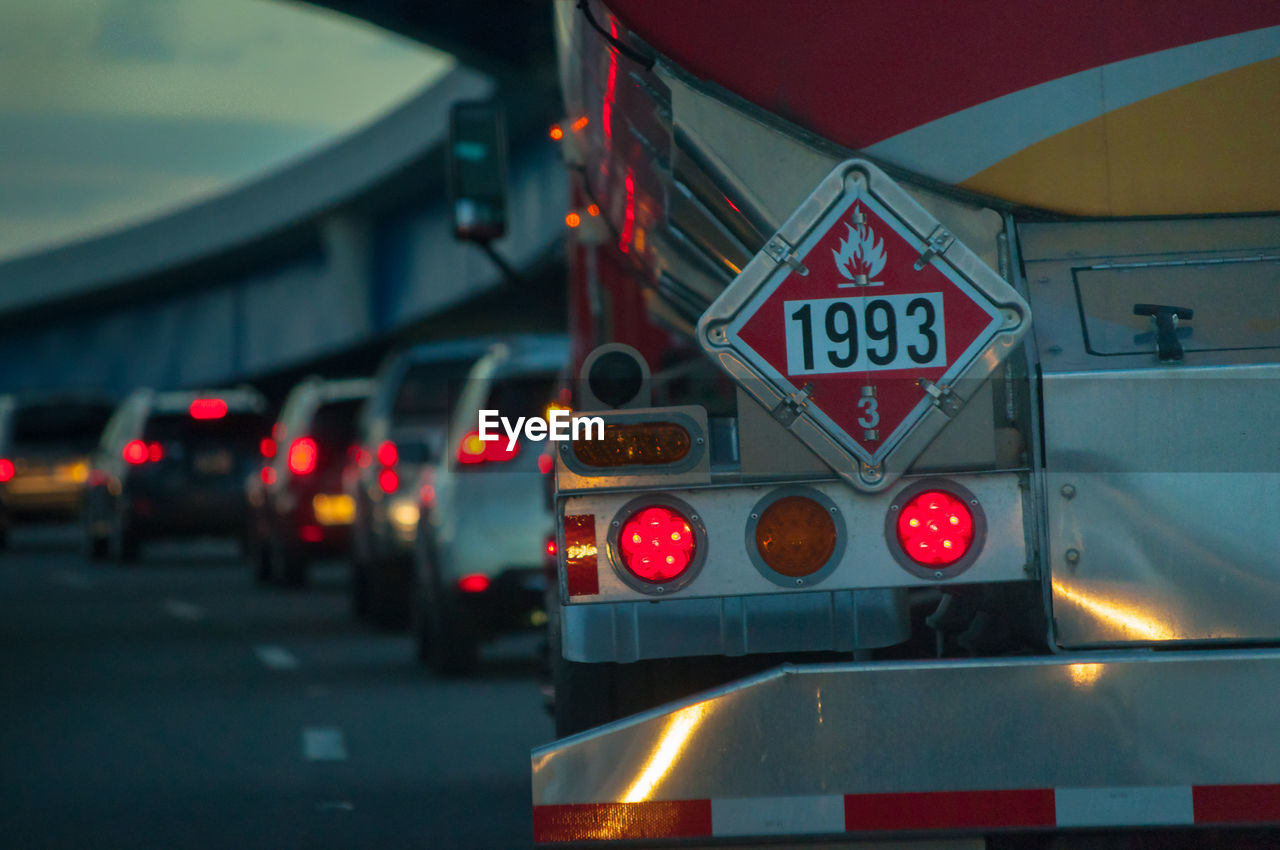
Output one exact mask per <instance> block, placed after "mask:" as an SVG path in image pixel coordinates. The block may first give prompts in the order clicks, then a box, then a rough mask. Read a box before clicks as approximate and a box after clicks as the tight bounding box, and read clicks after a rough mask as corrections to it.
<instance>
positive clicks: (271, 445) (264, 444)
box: [258, 437, 276, 458]
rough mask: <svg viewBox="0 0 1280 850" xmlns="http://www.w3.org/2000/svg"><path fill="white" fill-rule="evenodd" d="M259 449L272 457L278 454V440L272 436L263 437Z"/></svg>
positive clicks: (264, 455)
mask: <svg viewBox="0 0 1280 850" xmlns="http://www.w3.org/2000/svg"><path fill="white" fill-rule="evenodd" d="M258 451H260V452H262V456H263V457H266V458H272V457H275V456H276V441H275V440H273V439H271V438H270V437H263V438H262V439H261V440H259V441H258Z"/></svg>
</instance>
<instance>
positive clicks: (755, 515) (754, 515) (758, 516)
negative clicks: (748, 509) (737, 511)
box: [751, 514, 760, 519]
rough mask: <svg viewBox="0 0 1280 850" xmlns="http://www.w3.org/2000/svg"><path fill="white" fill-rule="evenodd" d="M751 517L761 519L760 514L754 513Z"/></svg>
mask: <svg viewBox="0 0 1280 850" xmlns="http://www.w3.org/2000/svg"><path fill="white" fill-rule="evenodd" d="M751 518H752V519H760V514H752V515H751Z"/></svg>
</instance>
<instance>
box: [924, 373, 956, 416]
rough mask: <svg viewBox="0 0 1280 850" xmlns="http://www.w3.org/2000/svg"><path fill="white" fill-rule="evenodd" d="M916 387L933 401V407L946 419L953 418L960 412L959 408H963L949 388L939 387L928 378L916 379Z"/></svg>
mask: <svg viewBox="0 0 1280 850" xmlns="http://www.w3.org/2000/svg"><path fill="white" fill-rule="evenodd" d="M916 386H918V387H920V389H922V390H924V391H925V392H926V393H928V394H929V398H931V399H932V400H933V406H934V407H936V408H938V409H939V410H941V411H942V412H943V413H945V414H946V415H947V416H948V417H951V416H955V415H956V414H957V413H959V412H960V408H961V407H963V406H964V403H963V402H961V401H960V399H959V397H958V396H957V395H956V394H955V393H953V392H952V391H951V388H950V387H944V386H939V385H938V384H935V383H934V382H933V381H930V380H929V379H928V378H917V379H916Z"/></svg>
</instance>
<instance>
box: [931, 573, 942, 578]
mask: <svg viewBox="0 0 1280 850" xmlns="http://www.w3.org/2000/svg"><path fill="white" fill-rule="evenodd" d="M933 577H934V578H942V573H940V572H937V573H934V574H933Z"/></svg>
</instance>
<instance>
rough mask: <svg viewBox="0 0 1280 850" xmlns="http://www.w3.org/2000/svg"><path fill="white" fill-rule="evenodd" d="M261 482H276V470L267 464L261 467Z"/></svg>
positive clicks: (269, 483)
mask: <svg viewBox="0 0 1280 850" xmlns="http://www.w3.org/2000/svg"><path fill="white" fill-rule="evenodd" d="M262 483H263V484H266V485H268V486H269V485H271V484H275V483H276V471H275V470H274V469H273V468H271V467H269V466H264V467H262Z"/></svg>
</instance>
